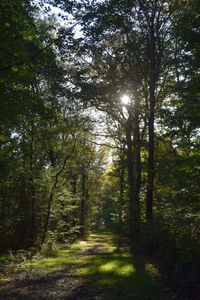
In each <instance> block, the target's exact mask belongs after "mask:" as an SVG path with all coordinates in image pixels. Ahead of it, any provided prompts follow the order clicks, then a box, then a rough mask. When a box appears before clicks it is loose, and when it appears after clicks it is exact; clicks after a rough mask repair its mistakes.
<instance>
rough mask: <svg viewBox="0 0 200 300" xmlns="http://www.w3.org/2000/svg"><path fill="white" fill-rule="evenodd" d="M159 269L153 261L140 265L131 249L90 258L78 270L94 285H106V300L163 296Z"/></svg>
mask: <svg viewBox="0 0 200 300" xmlns="http://www.w3.org/2000/svg"><path fill="white" fill-rule="evenodd" d="M156 274H158V271H157V269H156V268H155V267H154V266H153V265H150V264H146V265H145V264H144V265H141V264H140V266H138V264H137V261H135V260H134V258H133V257H132V256H131V255H130V254H129V253H127V252H122V253H116V252H112V253H109V254H107V255H98V256H94V257H88V258H87V259H85V263H84V264H82V265H81V266H80V267H78V268H77V270H76V275H78V276H81V277H85V280H87V281H90V282H91V283H92V284H93V285H97V286H102V287H103V290H104V292H105V295H104V296H105V299H123V300H129V299H130V300H131V299H134V297H135V299H149V300H151V299H160V298H159V295H160V289H159V283H158V282H157V281H156V280H155V275H156Z"/></svg>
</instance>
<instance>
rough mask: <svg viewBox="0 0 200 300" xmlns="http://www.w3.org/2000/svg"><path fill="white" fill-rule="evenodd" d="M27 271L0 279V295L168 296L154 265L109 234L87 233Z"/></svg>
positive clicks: (151, 299)
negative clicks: (122, 245) (5, 279)
mask: <svg viewBox="0 0 200 300" xmlns="http://www.w3.org/2000/svg"><path fill="white" fill-rule="evenodd" d="M56 268H57V269H56ZM31 270H34V272H31V273H30V274H26V276H25V277H23V278H21V279H20V278H15V279H12V280H11V281H9V282H7V283H4V284H2V287H0V300H11V299H12V300H14V299H15V300H18V299H24V300H25V299H26V300H29V299H30V300H33V299H34V300H35V299H58V300H59V299H60V300H61V299H66V300H79V299H80V300H86V299H88V300H90V299H91V300H95V299H102V300H103V299H104V300H111V299H112V300H134V299H135V300H142V299H144V300H162V299H169V297H168V298H167V297H165V295H164V294H163V293H162V289H161V284H160V274H159V272H158V270H157V269H156V268H155V267H154V266H153V265H151V264H148V263H144V262H143V261H142V260H138V259H134V258H133V257H132V256H131V255H130V253H129V252H128V251H126V250H125V249H123V248H122V249H120V248H119V247H117V245H116V237H114V236H112V235H91V236H90V237H89V238H88V239H87V240H83V241H79V242H78V243H75V244H74V245H73V246H72V247H71V248H70V249H64V248H63V249H61V250H60V251H59V252H58V254H57V255H56V256H55V257H50V258H47V259H44V260H40V261H36V262H33V263H32V264H31Z"/></svg>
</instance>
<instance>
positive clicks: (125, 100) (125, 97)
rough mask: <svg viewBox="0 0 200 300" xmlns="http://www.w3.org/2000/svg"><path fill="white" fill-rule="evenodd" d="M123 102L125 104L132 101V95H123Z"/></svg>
mask: <svg viewBox="0 0 200 300" xmlns="http://www.w3.org/2000/svg"><path fill="white" fill-rule="evenodd" d="M121 102H122V103H123V104H125V105H126V104H129V103H130V97H129V96H128V95H123V96H122V97H121Z"/></svg>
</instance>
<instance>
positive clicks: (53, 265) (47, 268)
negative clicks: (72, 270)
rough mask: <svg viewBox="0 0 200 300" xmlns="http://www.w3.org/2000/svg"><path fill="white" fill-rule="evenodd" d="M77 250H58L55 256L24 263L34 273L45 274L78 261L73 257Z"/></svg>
mask: <svg viewBox="0 0 200 300" xmlns="http://www.w3.org/2000/svg"><path fill="white" fill-rule="evenodd" d="M76 253H77V251H74V250H71V249H69V250H58V251H57V254H56V256H55V255H54V256H52V257H47V258H43V259H40V260H37V261H34V262H29V263H25V264H24V265H25V266H27V267H30V268H31V269H32V270H33V271H34V272H35V273H40V274H46V273H50V272H54V271H58V270H61V269H64V268H66V267H67V265H69V264H71V263H78V260H76V259H75V256H74V255H75V254H76Z"/></svg>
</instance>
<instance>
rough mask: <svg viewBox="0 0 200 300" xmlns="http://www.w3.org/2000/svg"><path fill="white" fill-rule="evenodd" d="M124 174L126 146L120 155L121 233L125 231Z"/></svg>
mask: <svg viewBox="0 0 200 300" xmlns="http://www.w3.org/2000/svg"><path fill="white" fill-rule="evenodd" d="M124 175H125V162H124V148H123V149H122V153H121V157H120V175H119V184H120V190H119V226H120V229H119V231H120V233H121V234H122V233H123V209H124Z"/></svg>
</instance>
